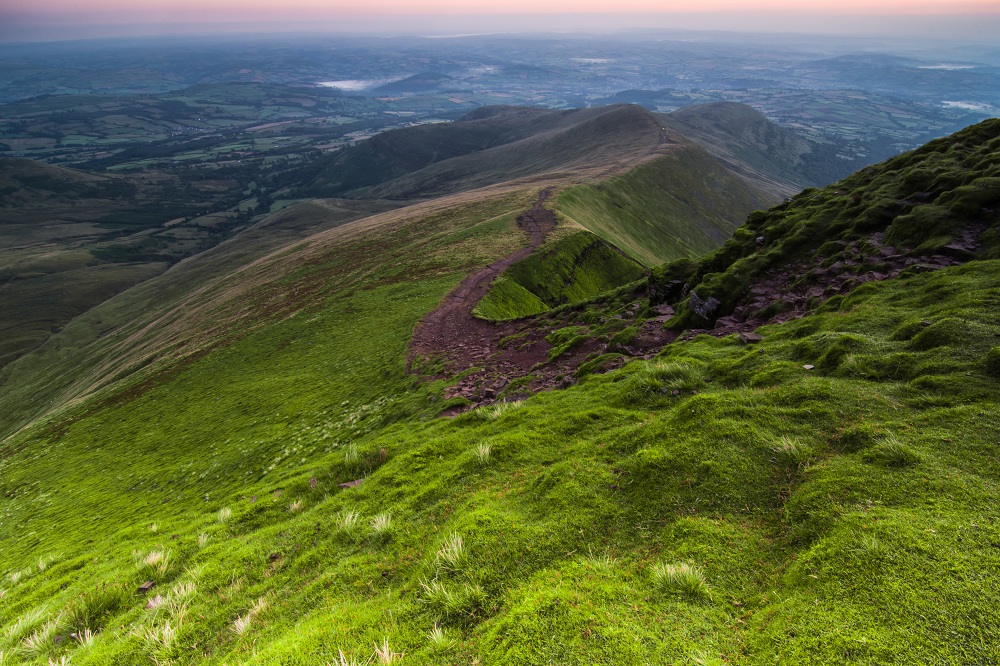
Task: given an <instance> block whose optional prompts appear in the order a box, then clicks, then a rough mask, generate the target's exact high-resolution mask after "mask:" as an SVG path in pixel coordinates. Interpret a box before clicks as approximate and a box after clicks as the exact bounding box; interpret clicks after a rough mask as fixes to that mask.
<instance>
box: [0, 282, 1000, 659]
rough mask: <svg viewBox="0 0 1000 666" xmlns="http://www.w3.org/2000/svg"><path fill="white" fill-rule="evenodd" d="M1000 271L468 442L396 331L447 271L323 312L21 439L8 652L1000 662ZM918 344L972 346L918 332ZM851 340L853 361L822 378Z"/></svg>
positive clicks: (805, 327) (727, 354) (837, 318)
mask: <svg viewBox="0 0 1000 666" xmlns="http://www.w3.org/2000/svg"><path fill="white" fill-rule="evenodd" d="M998 268H1000V266H998V265H997V262H981V263H975V264H970V265H968V266H966V267H963V268H958V269H949V270H945V271H941V272H938V273H935V274H922V275H916V276H913V277H911V278H908V279H907V280H905V281H904V280H901V281H895V282H887V283H883V284H880V285H873V286H872V287H870V288H868V289H865V290H863V291H862V292H859V293H857V294H856V295H855V296H854V297H852V298H850V299H848V300H846V301H845V302H843V303H842V304H841V306H840V307H839V308H838V309H836V310H835V311H832V312H827V313H820V314H817V315H814V316H812V317H809V318H807V319H805V320H802V321H800V322H794V323H790V324H784V325H781V326H775V327H771V328H768V329H766V330H764V331H763V332H764V334H765V341H764V342H763V343H762V344H761V345H760V346H759V347H757V348H750V349H748V348H747V347H744V346H743V345H741V344H739V342H738V341H737V340H735V339H734V338H726V339H721V340H719V339H711V338H704V337H703V338H698V339H696V340H694V341H691V342H688V343H680V344H675V345H671V346H670V347H668V348H667V350H666V351H665V352H664V354H663V355H661V357H660V358H658V359H656V360H653V361H649V362H635V363H633V364H631V365H629V366H628V367H627V368H625V369H624V370H622V371H618V372H616V373H612V374H609V375H605V376H596V377H591V378H589V379H587V380H586V381H585V382H584V383H582V384H581V385H579V386H577V387H574V388H572V389H569V390H566V391H559V392H554V393H548V394H542V395H539V396H537V397H535V398H532V399H531V400H528V401H526V402H524V403H519V404H513V405H509V406H506V407H490V408H482V409H480V410H477V411H475V412H472V413H469V414H467V415H464V416H462V417H460V418H457V419H450V420H449V419H430V420H428V419H427V418H426V416H428V415H430V414H432V413H433V412H434V411H435V410H436V409H438V408H439V407H436V406H435V404H434V402H433V395H434V386H424V387H413V386H410V381H409V380H408V379H407V378H406V376H405V374H404V372H403V367H402V358H403V345H404V344H405V335H401V334H402V333H403V332H404V331H405V330H406V329H407V328H408V326H410V325H412V322H413V321H414V320H415V318H416V317H418V316H419V314H420V312H421V311H422V310H424V309H426V308H429V307H430V306H431V305H433V303H434V301H435V299H436V298H437V295H438V294H440V293H441V290H442V289H443V288H445V287H446V286H447V285H448V284H449V283H450V282H451V280H450V279H448V278H441V279H438V278H432V279H429V280H423V281H418V282H413V281H410V280H406V281H403V282H400V281H398V279H389V280H387V281H385V280H384V279H383V284H382V285H381V286H379V285H377V284H374V283H373V284H371V286H370V287H369V288H366V289H361V290H352V291H351V292H350V293H338V291H337V290H336V289H333V290H332V291H331V292H330V294H329V297H328V299H326V300H325V301H324V302H323V303H322V304H321V305H319V306H318V307H316V308H314V309H311V310H310V311H308V312H304V313H303V314H301V315H299V316H296V317H292V318H289V319H286V320H284V321H283V322H281V323H278V324H275V325H272V326H269V327H267V328H264V329H260V330H259V331H257V332H255V333H252V334H250V335H248V336H246V337H245V338H243V339H242V340H239V341H237V342H235V343H234V344H232V345H230V346H229V347H227V348H224V349H220V350H218V351H216V352H214V353H212V354H210V355H209V356H206V357H204V358H202V359H200V360H198V361H196V362H194V363H192V364H190V365H189V366H187V367H186V368H184V370H183V371H182V372H181V373H179V374H178V375H176V376H174V377H171V378H169V379H167V378H164V379H163V380H161V381H160V382H159V383H158V384H157V385H156V386H153V387H151V388H150V390H149V391H148V392H146V393H145V394H143V395H140V396H138V397H134V398H132V399H128V395H127V394H126V396H125V397H126V400H119V401H108V402H106V403H105V404H104V405H103V406H101V407H98V406H97V405H91V406H90V407H88V408H86V409H80V410H78V411H77V412H76V413H75V414H72V415H71V416H70V417H69V418H67V419H65V420H63V421H62V422H61V423H53V424H52V426H50V427H49V428H47V429H36V430H35V431H34V432H32V433H25V434H22V435H21V436H19V437H17V438H15V439H13V440H8V441H7V442H5V452H6V453H7V455H6V456H5V458H4V460H3V462H2V465H3V475H2V478H3V490H4V495H3V500H2V501H3V510H4V518H3V522H2V524H0V530H2V535H3V539H4V543H5V544H9V546H8V547H5V548H4V551H3V554H2V558H3V559H2V562H3V564H2V566H3V568H4V570H5V572H6V573H5V577H4V583H3V588H2V590H3V598H4V604H3V606H2V610H0V622H2V623H3V625H4V627H5V632H4V634H3V638H2V643H0V645H2V646H3V647H0V649H2V650H3V651H4V655H5V656H4V659H5V660H7V661H6V663H32V662H34V663H45V661H46V660H47V659H49V658H59V657H62V656H64V655H65V656H68V657H71V658H72V662H73V663H76V664H88V663H94V664H97V663H100V664H114V663H119V664H140V663H149V662H150V661H151V660H156V661H157V662H158V663H165V662H168V661H169V662H172V663H220V664H221V663H251V664H257V663H259V664H266V663H282V664H296V663H298V664H314V663H342V662H341V661H340V656H339V655H340V653H341V652H343V653H344V655H345V657H344V659H345V660H349V661H356V662H361V661H365V660H367V659H368V658H370V657H373V656H374V655H375V652H376V648H378V649H379V650H382V649H384V648H383V645H384V643H383V641H387V642H388V646H389V647H388V649H389V650H391V651H393V652H396V653H405V658H404V659H405V662H406V663H441V662H442V661H448V662H457V663H471V662H473V661H477V660H478V661H479V662H480V663H497V664H500V663H503V664H532V663H538V662H539V661H548V660H556V661H559V662H561V663H595V662H598V663H671V662H677V661H680V662H684V661H689V662H692V663H696V662H697V661H698V660H701V661H703V662H711V663H725V662H731V663H772V662H773V661H774V660H775V659H782V660H788V661H792V662H802V661H810V662H811V663H837V664H840V663H845V662H846V663H855V662H856V663H870V662H877V663H901V664H902V663H912V662H914V661H920V660H924V659H927V658H928V657H931V658H933V659H934V660H939V661H952V660H961V659H963V658H966V657H968V656H969V655H977V656H980V657H984V658H987V659H996V658H998V657H1000V655H998V654H997V653H996V651H995V650H996V645H995V643H994V642H993V641H992V636H994V635H995V633H996V631H997V629H998V628H1000V617H998V616H997V614H996V611H995V609H996V607H997V604H998V602H1000V593H998V591H997V590H996V589H995V588H994V587H993V586H990V585H983V584H982V582H981V581H987V580H990V579H991V578H992V577H993V575H994V574H995V572H996V570H997V566H998V565H1000V562H998V560H997V556H996V554H995V548H994V546H993V544H994V543H995V542H996V540H997V538H998V537H1000V535H998V533H997V530H996V526H995V524H994V523H995V520H994V518H995V516H994V512H993V510H992V508H991V507H993V506H995V504H996V501H997V500H998V499H1000V498H998V497H997V493H996V489H995V485H996V480H997V475H998V472H1000V469H998V468H997V466H996V464H995V462H994V460H995V456H993V455H992V453H993V447H994V446H995V442H996V441H997V437H998V436H1000V419H998V418H997V413H998V412H997V411H996V404H995V401H994V400H995V396H996V394H997V393H996V389H997V375H996V372H997V370H996V367H995V366H996V363H995V358H994V357H996V356H997V354H1000V351H998V350H996V349H994V348H993V347H992V345H995V335H996V334H997V333H1000V321H998V320H997V318H996V312H997V311H998V310H997V308H996V307H995V305H996V303H993V301H995V300H996V294H997V293H1000V282H998V278H997V276H998V275H1000V271H998V270H997V269H998ZM984 305H985V306H989V307H984ZM914 319H927V320H931V321H936V322H947V321H954V320H959V321H963V322H965V326H966V328H965V329H964V330H963V333H962V335H961V336H952V337H947V338H943V339H938V340H937V341H936V342H931V341H930V340H929V339H924V340H921V339H918V337H912V338H909V339H907V337H906V336H905V335H902V334H901V333H900V331H901V330H903V329H906V328H907V326H906V322H908V321H911V320H914ZM844 340H851V341H852V345H853V346H852V350H853V354H852V357H853V360H851V362H850V363H846V364H844V365H842V366H839V367H837V368H834V369H829V370H828V369H824V368H823V367H822V366H820V367H819V368H818V370H817V371H807V370H804V369H803V367H802V364H803V362H806V361H812V362H815V361H816V357H817V355H818V354H819V353H820V352H821V351H822V349H824V348H829V347H830V345H832V344H835V343H837V342H839V341H844ZM345 350H349V353H345ZM991 350H992V351H991ZM900 354H902V355H905V356H906V362H905V363H895V362H894V361H892V359H893V358H894V357H898V356H899V355H900ZM894 368H895V369H894ZM414 388H416V390H414ZM674 391H679V393H677V394H675V393H674ZM421 414H423V415H424V416H420V415H421ZM361 477H363V478H364V479H365V480H364V482H363V483H362V484H361V485H360V486H358V487H355V488H350V489H339V488H337V484H338V483H342V482H346V481H350V480H352V479H355V478H361ZM146 580H151V581H153V582H154V583H155V586H154V587H153V588H152V590H151V591H150V592H149V594H148V595H146V596H142V595H138V594H136V593H135V589H136V588H137V587H138V585H139V584H140V583H141V582H143V581H146ZM85 629H87V630H89V631H90V632H92V633H90V634H88V633H86V632H85ZM81 632H84V633H83V634H82V636H83V638H82V639H81V640H80V641H77V640H73V639H70V638H67V637H68V635H69V634H70V633H76V634H77V635H81ZM57 636H61V637H63V638H62V640H61V641H59V642H56V640H55V639H56V637H57Z"/></svg>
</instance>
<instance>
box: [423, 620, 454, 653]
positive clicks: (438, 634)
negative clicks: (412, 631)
mask: <svg viewBox="0 0 1000 666" xmlns="http://www.w3.org/2000/svg"><path fill="white" fill-rule="evenodd" d="M427 638H428V640H430V642H431V644H432V645H434V647H436V648H438V649H444V648H446V647H448V646H449V645H451V638H449V636H448V633H447V632H446V631H445V629H444V627H442V626H441V625H440V624H435V625H434V626H433V627H431V630H430V632H429V633H428V634H427Z"/></svg>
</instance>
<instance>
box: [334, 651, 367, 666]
mask: <svg viewBox="0 0 1000 666" xmlns="http://www.w3.org/2000/svg"><path fill="white" fill-rule="evenodd" d="M337 655H338V656H337V661H335V662H333V663H330V662H327V665H326V666H361V662H359V661H357V660H354V659H348V658H347V657H345V656H344V651H343V650H337Z"/></svg>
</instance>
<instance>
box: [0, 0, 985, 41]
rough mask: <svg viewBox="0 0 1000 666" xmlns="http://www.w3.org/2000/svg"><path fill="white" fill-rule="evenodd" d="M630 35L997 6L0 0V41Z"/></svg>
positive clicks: (901, 24)
mask: <svg viewBox="0 0 1000 666" xmlns="http://www.w3.org/2000/svg"><path fill="white" fill-rule="evenodd" d="M629 28H681V29H695V30H728V31H747V30H752V31H770V32H806V33H810V32H816V33H836V34H873V33H881V32H886V33H890V34H897V35H908V36H912V37H920V36H922V35H924V34H926V36H928V37H935V36H936V37H942V38H963V37H968V38H974V39H987V40H990V41H992V38H997V36H998V35H1000V0H753V1H752V2H751V1H748V0H613V1H611V0H281V1H280V2H276V1H275V0H139V1H137V0H0V40H4V41H36V40H49V39H68V38H77V37H97V36H113V35H114V36H124V35H142V34H184V33H197V32H211V31H213V30H214V31H228V32H236V31H241V30H245V31H291V30H303V29H310V30H319V31H330V30H333V31H342V32H375V33H394V32H395V33H409V34H434V33H440V34H449V33H452V34H453V33H461V32H484V31H489V32H498V31H518V32H522V31H550V32H559V31H573V30H589V31H608V30H622V29H629Z"/></svg>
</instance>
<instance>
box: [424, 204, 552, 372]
mask: <svg viewBox="0 0 1000 666" xmlns="http://www.w3.org/2000/svg"><path fill="white" fill-rule="evenodd" d="M549 194H550V192H549V190H542V192H541V193H540V194H539V197H538V201H537V202H535V205H534V206H533V207H532V208H531V209H530V210H527V211H525V212H523V213H521V214H520V215H518V217H517V226H518V227H519V228H520V229H521V230H522V231H524V232H525V233H526V234H528V237H529V239H530V242H529V244H528V246H527V247H524V248H521V249H520V250H518V251H517V252H514V253H513V254H510V255H508V256H506V257H504V258H503V259H501V260H500V261H497V262H494V263H492V264H490V265H489V266H486V267H485V268H481V269H479V270H478V271H475V272H473V273H471V274H469V275H468V276H467V277H466V278H465V279H464V280H462V282H461V283H459V285H458V286H457V287H455V288H454V289H453V290H452V291H451V292H450V293H449V294H448V295H447V296H445V297H444V300H443V301H441V304H440V305H439V306H438V307H437V308H435V309H434V310H433V311H432V312H430V313H428V314H427V315H426V316H425V317H424V318H423V320H421V322H420V323H419V324H417V327H416V328H415V329H414V332H413V339H412V341H411V342H410V353H409V359H408V361H409V363H410V365H411V366H412V363H413V361H414V360H415V359H418V358H420V357H423V358H427V359H435V360H440V361H444V363H445V366H446V368H447V370H448V372H449V373H453V372H461V371H462V370H466V369H468V368H470V367H473V366H476V365H479V364H481V363H483V362H484V361H485V360H486V359H487V358H489V357H490V356H491V355H492V354H493V353H494V352H495V351H496V343H495V339H496V337H497V333H498V332H503V331H505V330H506V328H508V327H506V326H503V325H499V326H498V325H496V324H492V323H490V322H487V321H483V320H481V319H476V318H475V317H473V316H472V308H473V307H475V305H476V303H478V302H479V299H481V298H482V297H483V296H485V295H486V292H487V291H489V288H490V285H491V284H492V283H493V280H495V279H496V278H497V277H498V276H499V275H500V274H501V273H503V272H504V271H505V270H506V269H507V268H508V267H509V266H511V265H513V264H515V263H517V262H518V261H521V260H522V259H526V258H527V257H528V256H530V255H531V253H532V252H534V251H535V250H536V249H538V247H539V246H541V244H542V243H544V242H545V239H546V238H547V237H548V235H549V233H551V232H552V230H553V229H555V226H556V216H555V213H553V212H552V211H551V210H548V209H547V208H545V201H546V200H547V199H548V197H549ZM543 358H544V356H543Z"/></svg>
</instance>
